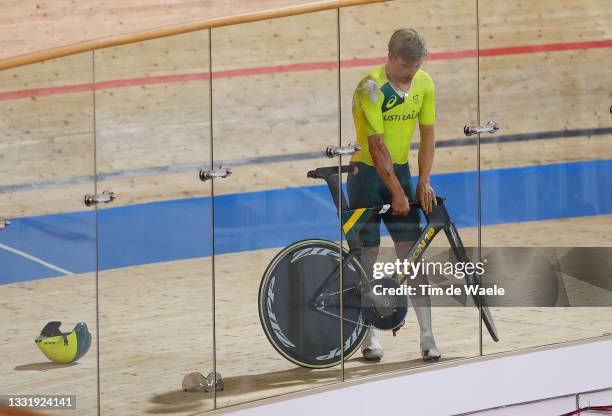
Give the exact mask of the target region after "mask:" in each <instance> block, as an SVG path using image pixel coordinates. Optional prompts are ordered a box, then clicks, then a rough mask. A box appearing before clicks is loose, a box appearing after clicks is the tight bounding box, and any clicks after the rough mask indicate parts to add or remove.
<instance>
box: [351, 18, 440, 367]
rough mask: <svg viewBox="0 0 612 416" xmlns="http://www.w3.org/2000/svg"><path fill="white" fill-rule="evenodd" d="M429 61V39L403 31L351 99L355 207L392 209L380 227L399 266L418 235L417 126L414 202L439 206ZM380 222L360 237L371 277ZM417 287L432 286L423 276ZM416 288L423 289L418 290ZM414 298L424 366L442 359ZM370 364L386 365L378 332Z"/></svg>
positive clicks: (369, 344)
mask: <svg viewBox="0 0 612 416" xmlns="http://www.w3.org/2000/svg"><path fill="white" fill-rule="evenodd" d="M426 55H427V49H426V47H425V42H424V41H423V38H422V37H421V36H420V35H419V34H418V33H417V32H416V31H415V30H414V29H399V30H397V31H395V32H394V33H393V35H392V36H391V39H390V40H389V58H388V61H387V63H386V64H385V65H382V66H380V67H377V68H374V69H373V70H371V71H370V72H369V73H368V74H367V75H366V77H365V78H363V79H362V80H361V82H360V83H359V85H358V86H357V88H356V90H355V93H354V95H353V119H354V123H355V129H356V134H357V142H358V144H359V145H361V149H362V150H361V151H359V152H357V153H355V154H354V155H353V157H352V159H351V165H353V173H351V174H349V177H348V193H349V203H350V206H351V207H372V206H376V205H382V204H385V203H391V206H392V212H390V213H387V214H384V215H383V216H382V220H383V221H384V223H385V226H386V227H387V229H388V230H389V234H390V235H391V238H392V239H393V242H394V245H395V252H396V255H397V256H398V258H399V259H405V258H406V257H407V255H408V253H409V251H410V249H411V247H412V246H413V244H414V242H415V241H416V240H417V238H418V236H419V234H420V218H419V214H418V212H417V211H416V210H412V211H411V210H410V207H409V205H408V198H410V199H413V198H414V197H415V194H414V191H413V187H412V182H411V176H410V169H409V156H410V141H411V138H412V134H413V131H414V127H415V125H416V123H417V119H418V124H419V132H420V136H421V142H420V147H419V155H418V162H419V179H418V184H417V186H416V198H418V200H419V201H420V202H421V204H422V206H423V210H424V211H425V212H427V213H429V212H431V209H432V206H433V205H435V204H436V199H435V192H434V190H433V188H432V187H431V185H430V183H429V177H430V174H431V169H432V165H433V160H434V123H435V102H434V83H433V80H432V79H431V77H430V76H429V74H427V73H426V72H425V71H423V70H422V69H420V67H421V65H422V64H423V61H424V59H425V57H426ZM380 219H381V216H378V215H372V216H371V217H370V220H369V222H368V223H367V224H366V225H365V226H364V227H363V228H362V230H361V231H360V239H361V243H362V254H361V262H362V265H363V266H364V269H365V270H366V272H368V273H370V276H371V275H372V270H373V265H374V263H375V262H376V258H377V257H378V249H379V245H380ZM414 283H416V284H427V278H426V277H424V276H418V277H417V278H416V279H415V281H414ZM417 288H418V286H417ZM416 292H417V295H414V296H410V302H411V304H412V306H413V308H414V310H415V313H416V315H417V320H418V322H419V327H420V346H421V355H422V357H423V359H424V360H432V359H438V358H440V355H441V354H440V351H439V350H438V348H437V347H436V343H435V340H434V337H433V332H432V328H431V299H430V297H429V296H420V295H419V293H420V290H417V291H416ZM362 353H363V355H364V357H365V358H366V359H380V358H382V356H383V348H382V346H381V345H380V342H379V340H378V338H377V337H376V334H375V332H374V330H373V329H372V328H370V330H369V333H368V335H367V337H366V340H365V342H364V344H363V347H362Z"/></svg>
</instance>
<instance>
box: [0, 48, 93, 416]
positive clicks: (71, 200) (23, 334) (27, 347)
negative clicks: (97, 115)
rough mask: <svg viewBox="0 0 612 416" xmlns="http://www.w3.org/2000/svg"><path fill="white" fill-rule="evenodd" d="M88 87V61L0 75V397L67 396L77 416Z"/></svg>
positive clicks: (86, 356) (89, 265) (89, 253)
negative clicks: (0, 311)
mask: <svg viewBox="0 0 612 416" xmlns="http://www.w3.org/2000/svg"><path fill="white" fill-rule="evenodd" d="M91 84H92V56H91V53H84V54H80V55H75V56H71V57H66V58H61V59H55V60H50V61H46V62H42V63H36V64H32V65H28V66H24V67H20V68H16V69H9V70H4V71H1V72H0V218H2V219H0V298H1V299H2V302H1V305H2V306H1V308H2V313H3V315H2V316H3V319H2V333H3V334H4V336H3V337H2V339H1V340H0V356H1V357H2V364H1V365H0V394H10V395H23V394H37V395H39V394H48V395H50V394H53V395H66V394H70V395H74V397H73V398H72V399H71V400H74V403H72V404H76V406H78V407H77V408H78V409H79V414H83V415H95V414H97V379H96V366H97V364H96V359H97V357H96V337H97V328H96V282H95V268H96V259H95V216H94V210H93V209H91V208H87V207H86V206H85V205H84V204H83V198H84V196H85V195H86V194H91V193H93V191H94V186H93V172H94V163H93V145H94V135H93V94H92V88H91ZM3 219H10V224H9V223H8V221H4V220H3ZM60 322H61V326H60ZM43 329H45V330H44V331H43ZM41 333H42V334H41ZM63 334H66V335H65V336H64V335H63ZM35 339H38V342H37V343H35Z"/></svg>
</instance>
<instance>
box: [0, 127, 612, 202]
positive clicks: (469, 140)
mask: <svg viewBox="0 0 612 416" xmlns="http://www.w3.org/2000/svg"><path fill="white" fill-rule="evenodd" d="M607 134H612V127H599V128H592V129H574V130H555V131H542V132H534V133H519V134H507V135H502V136H489V137H486V136H484V137H482V135H481V138H480V144H498V143H512V142H525V141H535V140H550V139H564V138H572V137H593V136H602V135H607ZM476 143H477V141H476V137H466V138H457V139H445V140H439V141H437V142H436V149H444V148H452V147H461V146H472V145H476ZM418 148H419V144H418V143H412V145H411V146H410V149H411V150H417V149H418ZM321 158H326V157H325V155H324V153H323V151H320V152H304V153H291V154H285V155H275V156H261V157H254V158H245V159H234V160H231V159H230V160H222V161H218V162H216V163H215V164H216V165H222V166H228V167H236V166H248V165H261V164H268V163H279V162H293V161H300V160H310V159H321ZM201 167H202V165H200V164H185V165H176V166H160V167H154V168H144V169H134V170H121V171H117V172H112V173H103V174H100V175H98V177H97V179H98V181H104V180H111V179H119V178H126V177H134V176H150V175H159V174H163V173H179V172H189V171H194V175H195V174H196V173H197V171H199V170H200V168H201ZM94 179H95V178H94V177H93V176H78V177H75V178H69V179H58V180H52V181H46V182H36V183H27V184H19V185H6V186H1V187H0V194H2V193H11V192H19V191H27V190H35V189H43V188H52V187H57V186H63V185H74V184H79V183H84V182H89V181H93V180H94Z"/></svg>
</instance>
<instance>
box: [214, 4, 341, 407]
mask: <svg viewBox="0 0 612 416" xmlns="http://www.w3.org/2000/svg"><path fill="white" fill-rule="evenodd" d="M335 27H336V12H335V11H333V10H332V11H326V12H320V13H313V14H305V15H300V16H292V17H287V18H280V19H274V20H269V21H261V22H256V23H249V24H243V25H237V26H230V27H224V28H219V29H213V31H212V64H213V71H214V72H213V127H214V134H213V141H214V164H215V166H216V167H217V166H224V167H229V168H231V169H232V174H231V176H229V177H227V178H223V179H214V201H215V204H214V205H215V208H214V211H215V212H214V213H215V227H214V231H215V322H216V327H215V339H216V356H217V370H218V371H219V372H220V373H221V375H222V377H223V379H224V381H225V390H223V391H221V392H218V395H217V406H218V407H223V406H228V405H233V404H237V403H242V402H247V401H252V400H256V399H260V398H263V397H270V396H275V395H279V394H283V393H288V392H293V391H297V390H302V389H306V388H310V387H313V386H320V385H324V384H328V383H332V382H337V381H339V380H340V379H341V370H340V365H339V364H340V362H341V360H340V358H339V357H340V353H341V351H340V320H339V317H338V311H337V306H335V309H334V310H335V312H334V311H332V312H329V309H325V308H323V307H322V304H321V303H322V302H325V300H328V301H330V302H335V303H336V304H337V303H338V299H339V297H338V295H337V294H336V295H335V297H334V295H333V293H334V292H336V293H337V291H338V288H339V286H338V284H339V280H338V277H337V275H335V274H334V273H335V270H337V269H338V268H339V267H338V266H339V261H338V259H339V255H340V248H339V245H338V243H337V240H338V237H339V235H338V224H339V221H338V216H337V209H336V208H335V206H334V203H333V200H332V198H331V194H330V190H329V189H328V187H327V186H326V182H325V179H324V178H323V177H322V176H320V175H319V176H318V178H317V177H313V176H312V175H311V177H307V173H308V172H309V171H311V170H314V169H316V168H319V167H324V166H335V167H337V160H330V159H327V158H325V156H324V155H323V151H324V150H325V148H326V147H327V146H329V145H336V146H337V144H338V142H339V140H338V131H337V125H338V102H337V79H338V74H337V70H336V61H337V56H336V43H335V39H336V38H335V36H336V30H335ZM326 174H327V173H325V172H324V173H322V174H321V175H324V176H325V175H326ZM315 176H316V175H315ZM329 180H330V183H331V184H332V186H335V187H336V188H337V185H338V183H339V180H338V177H337V176H336V177H333V176H330V177H329ZM304 240H307V241H304ZM324 298H325V299H324ZM328 298H333V299H328Z"/></svg>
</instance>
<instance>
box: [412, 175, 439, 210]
mask: <svg viewBox="0 0 612 416" xmlns="http://www.w3.org/2000/svg"><path fill="white" fill-rule="evenodd" d="M416 196H417V199H418V200H419V202H420V203H421V207H422V208H423V211H425V212H426V213H427V214H429V213H430V212H431V210H432V209H433V207H434V205H437V202H436V193H435V192H434V190H433V188H432V187H431V185H429V181H425V182H421V181H419V183H418V184H417V189H416Z"/></svg>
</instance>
